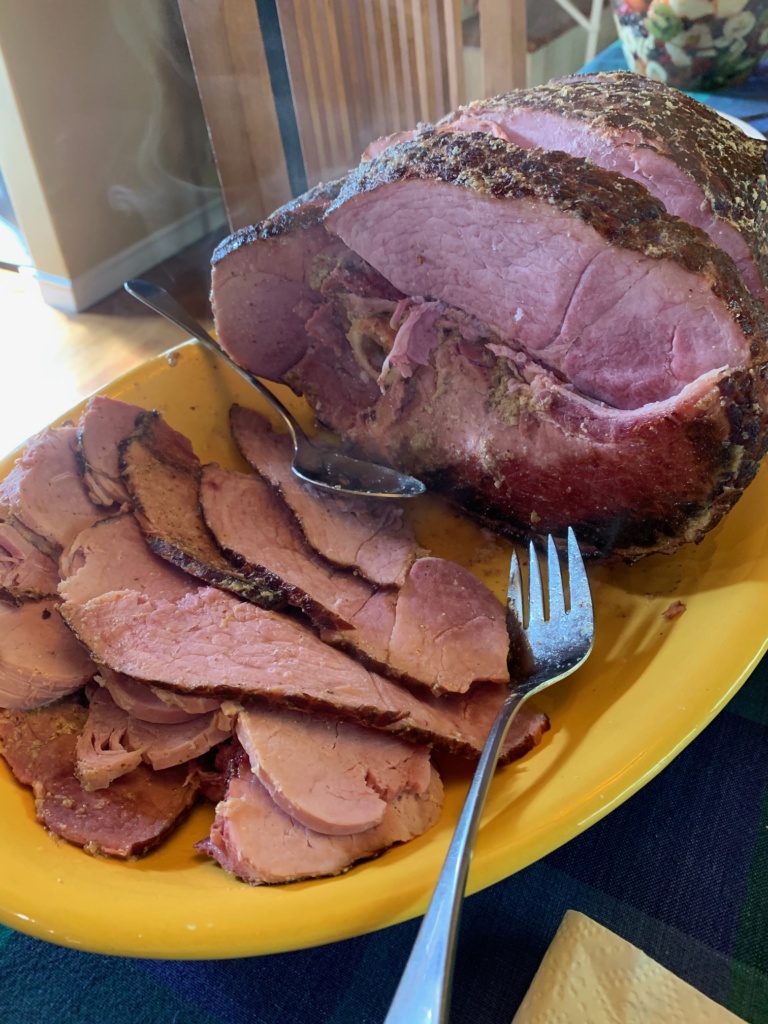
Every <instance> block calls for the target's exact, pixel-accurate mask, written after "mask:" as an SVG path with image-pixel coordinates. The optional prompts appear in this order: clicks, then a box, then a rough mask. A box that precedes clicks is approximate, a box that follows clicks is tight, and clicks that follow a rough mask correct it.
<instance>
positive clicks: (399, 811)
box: [197, 757, 443, 885]
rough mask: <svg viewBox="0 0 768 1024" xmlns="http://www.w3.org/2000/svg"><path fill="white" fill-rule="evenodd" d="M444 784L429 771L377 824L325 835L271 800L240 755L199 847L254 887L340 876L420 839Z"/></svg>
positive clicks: (437, 811) (437, 812) (432, 820)
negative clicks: (422, 784)
mask: <svg viewBox="0 0 768 1024" xmlns="http://www.w3.org/2000/svg"><path fill="white" fill-rule="evenodd" d="M442 789H443V787H442V783H441V782H440V777H439V776H438V774H437V772H436V771H435V770H434V769H432V775H431V780H430V785H429V787H428V789H427V791H426V792H425V793H422V794H414V793H408V792H403V793H401V794H400V795H399V796H397V797H395V798H394V799H393V800H391V801H390V802H388V803H387V805H386V809H385V811H384V815H383V818H382V821H381V823H380V824H379V825H376V826H375V827H373V828H370V829H367V830H366V831H364V832H357V833H354V834H353V835H346V836H342V835H335V836H331V835H324V834H323V833H321V832H314V831H312V830H311V829H308V828H306V826H304V825H300V824H299V823H298V822H296V821H295V820H294V819H293V818H291V817H290V816H289V815H288V814H286V813H285V811H283V810H281V809H280V808H279V807H278V806H277V804H275V803H274V801H273V800H272V799H271V798H270V796H269V793H268V792H267V790H266V789H265V788H264V787H263V786H262V784H261V783H260V782H259V780H258V779H257V778H256V776H255V775H254V774H253V773H252V772H251V771H250V768H249V765H248V761H247V759H246V758H245V757H242V758H241V759H240V760H239V762H238V763H237V766H236V768H235V772H234V774H233V775H232V777H231V778H230V780H229V784H228V787H227V796H226V799H225V800H223V801H222V802H221V803H220V804H219V805H218V806H217V808H216V819H215V821H214V824H213V828H212V829H211V835H210V838H209V839H205V840H203V841H202V842H200V843H198V844H197V848H198V849H199V850H202V851H203V852H204V853H207V854H208V855H209V856H211V857H213V858H214V859H215V860H216V861H218V863H219V864H220V865H221V866H222V867H223V868H224V869H225V870H226V871H231V872H233V873H234V874H236V875H237V876H238V878H241V879H243V880H244V881H246V882H250V883H251V884H252V885H264V884H274V883H277V882H292V881H296V880H298V879H300V878H317V877H319V876H322V875H338V874H340V873H341V872H343V871H346V870H347V869H348V868H350V867H351V866H352V865H353V864H354V863H355V862H356V861H359V860H363V859H365V858H369V857H373V856H375V855H376V854H379V853H382V852H383V851H384V850H386V849H387V848H388V847H390V846H392V845H393V844H395V843H404V842H407V841H408V840H409V839H413V838H415V837H416V836H419V835H422V834H423V833H424V832H426V831H427V829H429V828H431V826H432V825H434V823H435V822H436V821H437V819H438V817H439V816H440V806H441V803H442Z"/></svg>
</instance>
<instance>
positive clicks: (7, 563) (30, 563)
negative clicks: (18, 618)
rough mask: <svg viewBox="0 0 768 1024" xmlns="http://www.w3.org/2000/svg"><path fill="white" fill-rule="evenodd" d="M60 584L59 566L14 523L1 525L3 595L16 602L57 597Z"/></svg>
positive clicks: (1, 583)
mask: <svg viewBox="0 0 768 1024" xmlns="http://www.w3.org/2000/svg"><path fill="white" fill-rule="evenodd" d="M58 584H59V574H58V571H57V569H56V563H55V562H54V561H53V559H51V558H49V557H48V555H45V554H43V552H42V551H39V550H38V549H37V548H36V547H35V546H34V545H33V544H30V542H29V541H28V540H27V538H26V537H24V536H23V535H22V534H21V533H19V531H18V530H17V529H16V528H15V527H13V526H11V524H10V523H3V522H0V593H1V594H6V595H7V596H8V597H9V598H11V599H12V600H14V601H29V600H39V599H40V598H41V597H54V596H55V595H56V588H57V586H58Z"/></svg>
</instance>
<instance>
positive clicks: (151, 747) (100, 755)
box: [76, 687, 232, 790]
mask: <svg viewBox="0 0 768 1024" xmlns="http://www.w3.org/2000/svg"><path fill="white" fill-rule="evenodd" d="M231 734H232V721H231V719H230V718H229V717H228V716H227V715H225V714H224V713H223V712H222V711H221V710H218V711H212V712H209V713H208V714H205V715H196V716H194V717H192V718H190V719H189V720H188V721H186V722H180V723H177V724H175V725H167V724H162V725H160V724H156V723H150V722H142V721H141V720H140V719H137V718H133V717H132V716H131V715H129V714H128V712H127V711H124V710H123V709H122V708H121V707H118V705H117V704H116V703H115V702H114V701H113V700H112V697H111V696H110V694H109V692H108V691H107V690H106V689H102V688H100V687H97V688H96V689H95V690H94V691H93V692H92V693H91V697H90V706H89V708H88V720H87V721H86V723H85V726H84V728H83V731H82V733H81V734H80V737H79V738H78V741H77V767H76V774H77V777H78V778H79V779H80V782H81V783H82V785H83V788H84V789H87V790H94V789H105V788H106V787H107V786H109V785H110V784H111V783H112V782H113V781H114V780H115V779H117V778H119V777H120V776H122V775H126V774H127V773H128V772H130V771H132V770H133V769H134V768H136V767H137V765H139V764H140V763H141V762H142V761H145V762H146V763H147V764H150V765H151V766H152V767H153V768H155V769H157V770H162V769H163V768H172V767H174V766H176V765H180V764H186V763H187V762H188V761H192V760H194V759H195V758H196V757H201V756H202V755H203V754H206V753H207V752H208V751H209V750H210V749H211V748H212V747H215V746H216V745H217V744H219V743H223V742H224V740H227V739H229V738H230V736H231Z"/></svg>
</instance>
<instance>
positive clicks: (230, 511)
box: [200, 466, 509, 693]
mask: <svg viewBox="0 0 768 1024" xmlns="http://www.w3.org/2000/svg"><path fill="white" fill-rule="evenodd" d="M200 501H201V505H202V509H203V515H204V517H205V520H206V522H207V524H208V526H209V527H210V529H211V531H212V533H213V535H214V536H215V537H216V540H217V542H218V543H219V545H220V546H221V547H222V549H223V550H224V551H225V552H226V554H227V555H228V556H229V557H231V558H232V560H233V561H235V562H236V563H237V564H238V565H239V566H240V567H241V568H242V569H247V571H248V572H249V573H252V572H253V573H259V574H264V575H265V576H267V575H268V576H269V578H270V583H271V586H272V587H273V588H274V589H279V588H282V590H283V592H284V594H285V596H286V600H287V601H288V602H289V603H291V604H293V605H295V606H296V607H299V608H301V609H302V610H303V611H304V612H306V613H307V614H308V616H309V617H310V619H311V620H312V622H313V624H314V625H315V627H316V628H317V629H318V631H319V632H320V635H321V637H322V639H323V640H325V641H326V643H330V644H332V645H333V646H336V647H341V648H342V649H343V650H347V651H348V652H349V653H350V654H352V655H353V656H354V657H357V658H359V659H360V660H362V661H363V662H364V664H366V665H367V666H368V667H370V668H372V669H374V670H375V671H378V672H381V673H382V674H383V675H386V676H389V677H390V678H394V679H397V680H402V681H405V682H408V683H415V684H418V685H421V686H428V687H430V688H431V689H432V690H433V691H434V692H435V693H465V692H466V691H467V690H468V689H469V688H470V686H471V685H472V683H474V682H476V681H477V680H486V681H491V682H508V681H509V673H508V670H507V655H508V652H509V639H508V636H507V629H506V624H505V621H504V611H503V608H502V606H501V604H500V603H499V602H498V601H497V600H496V598H495V596H494V595H493V594H492V593H491V592H490V591H489V590H488V589H487V587H485V586H483V584H482V583H481V582H480V581H479V580H478V579H477V578H476V577H475V576H473V575H472V573H470V572H469V571H468V570H466V569H464V568H463V567H462V566H460V565H457V564H456V563H454V562H448V561H446V560H444V559H438V558H421V559H418V560H417V561H415V562H414V563H413V564H412V565H411V566H410V568H409V569H407V570H406V576H405V581H404V584H403V586H402V587H401V588H400V589H399V590H394V591H390V590H381V591H378V592H377V591H376V590H375V588H374V587H373V585H372V584H370V583H368V582H367V581H365V580H361V579H359V578H358V577H357V576H355V575H353V574H352V573H350V572H347V571H344V570H340V569H332V568H330V567H329V566H328V565H327V564H325V563H324V560H323V559H321V558H320V557H319V556H318V555H317V553H316V552H315V551H313V549H312V548H310V547H309V545H308V544H307V543H306V541H305V540H304V538H303V536H302V535H301V534H300V532H299V530H298V529H297V526H296V523H295V520H294V518H293V516H292V515H291V514H290V512H289V510H288V508H287V507H286V505H285V503H284V502H283V501H282V500H281V498H280V497H279V495H278V494H277V493H275V492H274V491H273V490H272V488H271V487H270V485H268V484H266V483H265V482H264V481H263V480H261V479H259V478H257V477H249V476H244V475H243V474H242V473H232V472H229V471H227V470H223V469H221V468H220V467H218V466H206V467H205V468H204V470H203V474H202V479H201V486H200ZM334 619H336V620H337V624H336V627H335V628H333V627H332V626H331V627H329V626H328V624H329V623H333V622H334ZM339 619H341V622H340V623H338V620H339Z"/></svg>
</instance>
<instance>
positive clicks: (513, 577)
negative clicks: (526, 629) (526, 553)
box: [507, 551, 525, 626]
mask: <svg viewBox="0 0 768 1024" xmlns="http://www.w3.org/2000/svg"><path fill="white" fill-rule="evenodd" d="M507 613H508V614H509V613H511V614H512V615H514V616H515V618H516V619H517V621H518V623H519V624H520V625H521V626H523V625H524V624H525V605H524V604H523V576H522V573H521V572H520V560H519V558H518V557H517V551H513V552H512V561H511V562H510V563H509V584H508V585H507Z"/></svg>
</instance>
